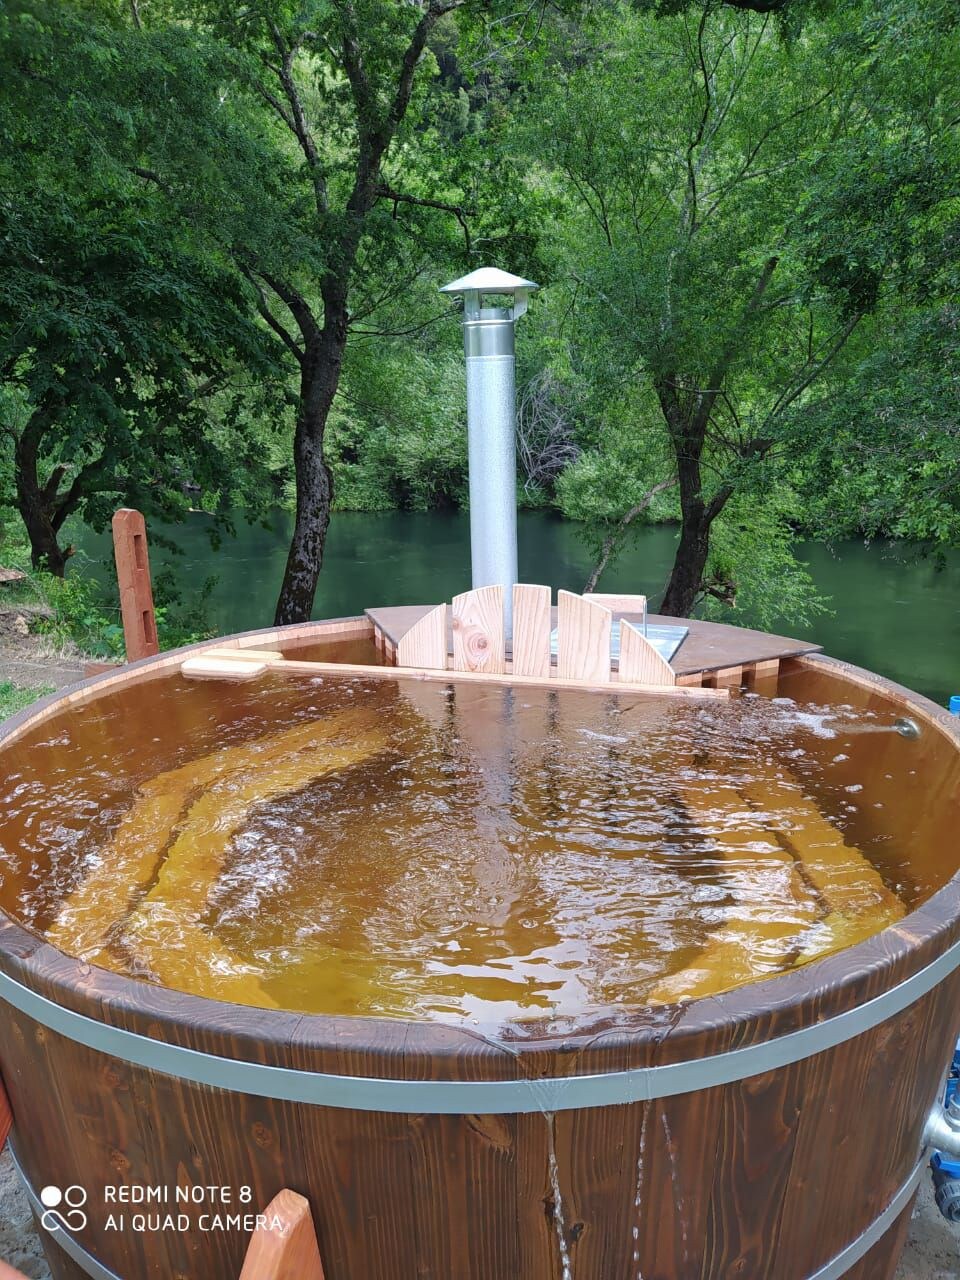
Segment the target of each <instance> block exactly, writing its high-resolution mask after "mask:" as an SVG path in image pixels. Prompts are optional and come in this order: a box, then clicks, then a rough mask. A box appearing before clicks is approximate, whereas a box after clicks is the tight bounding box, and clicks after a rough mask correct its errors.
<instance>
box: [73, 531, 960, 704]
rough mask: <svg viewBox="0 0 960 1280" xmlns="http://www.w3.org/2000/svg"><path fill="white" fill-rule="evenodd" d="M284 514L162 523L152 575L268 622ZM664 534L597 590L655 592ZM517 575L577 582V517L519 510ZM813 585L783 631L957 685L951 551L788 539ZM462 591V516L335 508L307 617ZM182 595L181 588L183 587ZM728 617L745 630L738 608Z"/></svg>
mask: <svg viewBox="0 0 960 1280" xmlns="http://www.w3.org/2000/svg"><path fill="white" fill-rule="evenodd" d="M290 524H291V517H290V515H289V513H287V512H283V511H279V512H277V513H276V514H275V517H274V519H273V528H272V530H266V529H264V528H262V527H260V526H259V525H248V524H246V523H245V522H243V521H242V520H238V523H237V537H236V538H227V539H225V540H224V542H223V544H222V545H221V547H220V549H219V550H218V551H212V550H211V548H210V543H209V540H208V538H207V536H206V527H207V520H206V517H204V516H203V515H199V514H198V515H196V516H194V517H193V518H192V519H191V520H189V521H188V522H187V523H186V524H184V525H179V526H176V527H174V528H163V529H162V530H161V531H162V532H163V533H164V534H165V535H166V536H167V537H169V538H171V539H172V540H173V541H174V542H175V543H176V545H177V546H178V547H179V548H180V550H181V552H182V554H180V555H176V556H173V555H172V553H170V552H167V551H164V550H162V549H159V548H157V547H156V546H155V547H154V548H153V550H152V560H153V567H154V570H156V569H157V568H159V567H161V566H163V565H165V564H170V563H172V564H173V567H174V570H175V572H176V575H177V579H178V580H186V581H190V582H193V583H195V584H196V585H197V587H198V588H199V586H200V584H202V583H203V581H204V580H205V579H206V578H208V577H210V576H211V575H215V576H216V577H217V585H216V588H215V590H214V592H213V595H212V597H211V601H210V608H209V616H210V620H211V622H212V623H213V624H214V625H215V626H216V628H217V630H218V631H219V632H221V633H222V634H225V633H228V632H231V631H244V630H250V629H252V628H255V627H263V626H269V625H270V623H271V622H272V620H273V608H274V604H275V601H276V594H277V589H278V587H279V584H280V579H281V577H282V574H283V567H284V563H285V561H286V555H287V547H288V545H289V534H290ZM676 533H677V531H676V529H675V528H672V527H670V526H655V527H651V528H647V529H645V530H642V531H641V532H640V533H639V535H638V537H637V540H636V542H635V543H634V545H633V546H632V547H631V548H629V549H628V550H627V551H626V552H625V553H624V554H623V555H622V557H621V558H620V560H619V561H618V563H617V564H616V565H615V566H613V567H612V568H611V569H609V570H608V572H607V574H606V575H605V577H604V580H603V584H602V585H603V589H604V590H607V591H615V590H629V591H644V592H646V593H647V594H648V595H649V596H650V597H651V600H652V601H654V602H655V601H656V600H657V598H658V597H659V594H660V593H661V592H662V590H663V586H664V583H665V581H666V577H667V574H668V571H669V568H670V565H671V563H672V561H673V554H674V548H675V544H676ZM519 540H520V577H521V579H522V580H523V581H526V582H548V583H550V585H551V586H552V587H554V588H555V589H556V588H557V587H566V588H568V589H569V590H575V591H577V590H580V589H581V588H582V587H583V583H584V580H585V579H586V576H587V573H588V572H589V569H590V563H591V562H590V554H589V552H588V551H587V549H586V548H585V547H584V545H583V543H582V542H581V541H580V537H579V532H578V527H577V525H575V524H571V523H568V522H565V521H563V520H559V519H557V518H556V517H554V516H551V515H549V514H546V513H543V512H521V514H520V518H519ZM75 541H76V543H77V545H78V547H79V549H80V550H81V551H83V552H85V553H86V555H87V556H89V557H90V559H91V560H92V561H93V562H94V564H95V565H96V571H97V572H98V574H100V575H101V576H103V577H106V576H107V575H109V574H111V573H112V571H113V567H112V555H111V550H110V541H109V537H108V536H107V535H97V534H94V533H92V532H91V531H90V530H81V531H78V533H77V535H76V537H75ZM799 554H800V556H801V558H802V559H803V560H805V561H806V562H807V563H808V564H809V566H810V571H811V573H812V575H813V579H814V582H815V583H816V586H817V588H818V590H819V591H820V592H821V593H822V594H823V595H825V596H827V597H829V598H830V600H831V605H832V608H833V610H834V613H833V614H832V615H828V616H825V617H820V618H817V619H815V620H814V622H813V624H812V626H810V627H809V628H802V627H797V626H796V625H792V626H791V625H789V624H783V628H782V629H783V630H785V631H786V632H787V634H790V635H796V636H800V637H801V638H803V639H808V638H809V639H811V640H815V641H816V642H817V643H819V644H821V645H823V647H824V649H825V650H826V651H827V652H828V653H830V654H833V655H834V656H835V657H838V658H845V659H847V660H848V661H850V662H855V663H857V664H858V665H860V666H864V667H869V668H870V669H871V670H873V671H879V672H881V673H882V674H883V675H885V676H889V677H890V678H891V679H893V680H898V681H900V682H901V683H902V684H906V685H908V686H910V687H911V688H914V689H918V690H920V691H921V692H922V693H925V694H927V696H928V697H931V698H933V699H935V700H936V701H937V702H940V703H943V702H945V701H946V700H947V698H948V697H949V696H950V694H952V693H960V556H956V555H954V556H952V557H951V558H950V559H949V561H948V564H947V566H946V568H944V569H942V570H939V571H938V570H937V569H936V568H935V567H934V565H933V564H932V562H930V561H928V560H919V559H917V558H916V555H915V553H914V550H913V549H912V548H911V547H909V546H905V545H903V544H896V543H874V544H872V545H871V546H869V547H865V546H864V545H863V544H862V543H859V542H845V543H840V544H838V545H836V546H834V547H832V548H828V547H824V546H820V545H817V544H814V543H808V544H805V545H804V546H802V547H801V548H800V552H799ZM469 586H470V529H469V519H468V517H467V515H466V514H464V513H460V512H427V513H419V512H398V511H396V512H377V513H374V514H369V513H355V512H345V513H341V514H339V515H337V516H335V517H334V519H333V522H332V523H331V526H330V534H329V538H328V541H327V552H326V563H325V567H324V570H323V573H322V575H321V579H320V588H319V590H318V592H317V600H316V608H315V609H314V615H313V616H314V617H315V618H331V617H339V616H342V615H345V614H355V613H360V612H362V611H363V609H364V608H367V607H368V606H371V605H388V604H424V603H431V602H439V601H441V600H449V599H450V597H451V596H453V595H455V594H456V593H457V592H458V591H464V590H466V589H467V588H469ZM185 594H186V593H185ZM729 621H731V622H741V623H743V624H744V625H749V624H750V622H751V619H750V618H749V617H747V616H742V615H739V614H733V615H731V617H730V618H729Z"/></svg>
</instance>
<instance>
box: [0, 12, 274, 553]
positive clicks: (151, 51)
mask: <svg viewBox="0 0 960 1280" xmlns="http://www.w3.org/2000/svg"><path fill="white" fill-rule="evenodd" d="M213 59H214V52H213V50H211V49H206V50H204V49H202V48H198V46H197V45H196V44H195V42H193V41H192V40H187V39H185V38H183V36H182V35H178V34H177V33H176V32H173V33H166V34H164V35H162V36H158V37H157V38H153V39H146V38H142V37H141V36H139V35H137V36H136V37H135V38H134V37H133V36H132V35H131V33H130V32H129V31H127V30H125V29H124V28H123V27H122V26H119V25H117V24H116V23H114V22H112V21H111V15H110V12H109V10H104V9H101V8H94V7H89V6H88V7H87V8H86V9H85V10H83V11H81V10H74V9H72V8H70V7H68V6H50V5H45V4H42V3H40V4H31V3H19V4H13V5H10V6H8V7H7V10H6V11H5V13H4V15H3V16H2V18H0V153H2V154H0V186H2V189H3V192H4V196H3V198H2V199H0V377H2V384H0V428H2V430H3V433H4V436H5V437H6V440H7V441H8V443H9V446H10V448H11V449H12V453H13V462H14V467H13V471H14V481H15V489H16V505H17V507H18V509H19V511H20V514H21V516H22V518H23V521H24V524H25V525H26V529H27V532H28V534H29V538H30V544H31V549H32V558H33V563H34V565H35V566H37V567H38V568H39V567H42V568H46V569H48V570H49V571H50V572H52V573H54V574H57V575H60V576H62V575H63V573H64V569H65V565H66V561H67V558H68V556H69V554H70V548H69V547H64V546H63V545H62V543H61V534H62V531H63V528H64V525H65V523H66V521H67V520H68V519H69V518H70V517H71V516H72V515H74V514H75V513H80V514H82V515H83V517H84V518H85V519H87V520H88V521H89V522H90V523H93V524H97V525H101V524H102V523H104V521H105V520H106V519H107V518H108V516H109V513H110V511H111V509H112V508H113V507H114V506H115V505H116V503H117V501H118V500H119V501H127V502H135V503H136V504H137V505H140V506H142V507H145V508H146V509H147V510H152V511H159V512H163V513H166V514H168V515H169V514H171V513H172V512H174V511H183V510H184V509H185V507H186V505H187V503H188V501H189V499H188V497H187V496H186V490H185V485H186V484H187V483H188V482H189V483H191V484H197V483H199V484H202V485H203V486H204V487H205V488H206V489H207V490H208V492H209V493H211V494H214V495H216V494H218V493H219V494H220V495H221V496H224V497H227V496H233V495H234V494H235V493H236V492H237V491H240V492H243V493H244V494H245V495H246V496H248V497H252V496H253V494H255V492H256V488H257V485H258V483H259V484H260V486H261V487H262V478H263V468H262V466H261V465H260V464H259V461H258V450H257V448H256V446H255V440H254V439H253V438H252V436H251V433H250V432H249V431H248V430H246V429H245V424H247V423H248V419H246V418H245V417H244V415H242V414H241V413H240V412H239V406H240V399H239V398H238V396H237V395H236V394H234V393H232V392H231V391H230V385H231V378H234V377H235V376H236V375H237V374H238V373H240V374H241V375H246V376H249V375H250V374H251V373H252V374H255V375H257V376H259V377H260V378H263V379H265V380H266V379H269V378H270V377H272V376H275V373H276V368H277V358H276V350H275V343H274V341H273V339H272V336H269V335H265V331H264V330H263V328H262V326H261V325H260V323H259V321H258V319H257V315H256V310H255V308H254V305H253V294H252V291H250V290H249V287H248V285H247V283H246V281H245V280H244V278H243V276H242V274H241V273H240V272H239V271H238V270H237V269H236V268H235V266H234V265H233V263H232V262H231V261H230V260H229V258H225V257H224V255H223V254H222V253H221V252H220V250H219V248H218V246H217V244H216V243H215V242H214V241H213V240H212V239H211V238H210V237H209V236H208V235H205V234H204V225H203V222H204V220H203V217H202V216H201V215H200V213H199V211H198V210H199V206H197V207H196V208H195V211H194V216H193V217H192V218H191V220H190V222H189V224H188V223H187V222H186V220H185V219H184V218H183V217H182V216H181V213H180V211H176V210H172V207H171V201H170V199H169V198H168V193H167V192H164V191H162V190H161V189H160V187H159V186H158V184H157V183H156V182H155V181H154V176H153V175H152V174H151V173H150V172H149V171H147V170H145V169H144V168H143V165H142V163H141V160H142V154H143V151H142V146H141V142H142V138H143V137H144V135H147V134H154V133H165V134H166V135H167V136H175V137H176V138H178V139H179V140H180V145H181V146H182V147H183V148H184V150H185V152H189V150H190V148H189V139H190V138H191V137H195V135H196V132H197V128H198V127H199V125H198V123H197V122H205V123H206V125H207V126H208V127H211V126H210V121H211V119H212V118H213V116H214V115H216V114H217V113H218V112H219V107H220V103H219V101H218V97H217V92H216V89H217V77H216V75H215V63H214V60H213ZM172 84H174V85H176V86H177V91H176V92H175V93H173V92H171V89H170V86H171V85H172ZM221 114H222V113H221ZM187 121H193V122H194V123H193V124H192V125H189V124H187V123H186V122H187ZM216 129H217V130H218V131H220V133H221V134H222V132H223V130H224V125H223V124H222V123H221V122H220V121H218V122H217V123H216ZM227 131H228V132H229V126H227ZM193 158H194V157H193V155H192V154H191V155H190V156H189V157H187V158H185V163H192V160H193ZM193 192H194V195H195V187H194V188H193ZM214 397H217V399H214ZM216 417H219V418H220V420H221V422H222V432H218V430H217V428H216V425H215V419H216ZM224 444H227V446H228V447H227V449H226V450H225V449H224V447H223V446H224ZM221 514H222V513H221Z"/></svg>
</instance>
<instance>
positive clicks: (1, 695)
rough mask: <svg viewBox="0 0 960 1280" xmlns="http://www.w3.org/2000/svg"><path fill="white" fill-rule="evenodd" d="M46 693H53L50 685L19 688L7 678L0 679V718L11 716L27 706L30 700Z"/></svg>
mask: <svg viewBox="0 0 960 1280" xmlns="http://www.w3.org/2000/svg"><path fill="white" fill-rule="evenodd" d="M46 693H53V686H52V685H40V686H38V687H37V688H34V689H20V688H18V687H17V686H16V685H15V684H11V683H10V681H9V680H0V720H6V718H7V716H12V715H13V714H14V712H16V711H19V710H21V708H22V707H28V706H29V705H30V703H31V702H36V700H37V698H42V697H43V696H44V694H46Z"/></svg>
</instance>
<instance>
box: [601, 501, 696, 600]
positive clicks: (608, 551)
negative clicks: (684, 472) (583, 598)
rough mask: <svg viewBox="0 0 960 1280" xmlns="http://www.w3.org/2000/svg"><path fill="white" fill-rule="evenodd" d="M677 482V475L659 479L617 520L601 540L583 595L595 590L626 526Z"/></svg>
mask: <svg viewBox="0 0 960 1280" xmlns="http://www.w3.org/2000/svg"><path fill="white" fill-rule="evenodd" d="M676 483H677V477H676V476H671V477H670V479H669V480H661V481H660V482H659V484H655V485H654V486H653V488H652V489H648V490H647V492H646V493H645V494H644V495H643V497H642V498H641V499H640V501H639V502H637V503H635V504H634V506H632V507H631V508H630V510H629V511H628V512H627V513H626V514H625V515H623V516H621V517H620V519H619V520H618V521H617V523H616V525H615V526H614V529H613V532H612V533H610V534H609V535H608V536H607V537H606V538H604V540H603V546H602V547H601V549H600V558H599V560H598V561H597V563H596V564H595V565H594V566H593V568H592V569H591V571H590V575H589V577H588V578H587V580H586V582H585V583H584V587H583V595H589V594H590V592H591V591H596V589H597V583H598V582H599V581H600V578H601V576H602V574H603V571H604V570H605V569H606V567H607V565H608V564H609V563H610V557H611V556H612V555H613V553H614V551H616V550H617V548H618V547H619V545H620V543H621V542H622V541H623V535H624V534H625V533H626V531H627V528H628V526H629V525H630V524H631V523H632V522H633V521H634V520H636V518H637V516H639V515H642V514H643V512H644V511H646V509H647V508H648V507H649V506H650V504H651V502H653V500H654V498H655V497H656V496H657V494H658V493H665V492H666V490H667V489H673V488H674V487H675V485H676Z"/></svg>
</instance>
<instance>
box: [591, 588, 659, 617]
mask: <svg viewBox="0 0 960 1280" xmlns="http://www.w3.org/2000/svg"><path fill="white" fill-rule="evenodd" d="M586 598H587V599H588V600H595V601H596V602H597V604H602V605H603V606H604V608H606V609H610V610H611V611H612V612H613V613H646V612H647V597H646V596H636V595H624V594H622V593H617V592H610V591H591V592H590V594H589V595H588V596H587V597H586Z"/></svg>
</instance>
